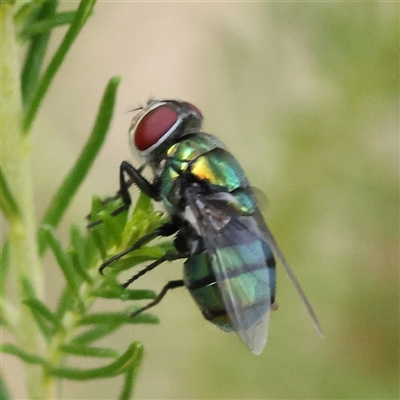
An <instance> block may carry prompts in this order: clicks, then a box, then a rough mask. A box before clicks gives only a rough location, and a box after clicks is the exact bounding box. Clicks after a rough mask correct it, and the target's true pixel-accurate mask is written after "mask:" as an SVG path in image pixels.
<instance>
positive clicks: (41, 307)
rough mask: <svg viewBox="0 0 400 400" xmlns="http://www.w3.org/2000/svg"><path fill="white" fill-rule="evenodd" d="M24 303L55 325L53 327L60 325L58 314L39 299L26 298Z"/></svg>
mask: <svg viewBox="0 0 400 400" xmlns="http://www.w3.org/2000/svg"><path fill="white" fill-rule="evenodd" d="M23 303H24V304H25V305H27V306H28V307H29V308H30V309H31V310H32V311H34V312H36V313H37V314H38V315H40V316H41V317H43V318H44V319H45V320H46V321H47V322H49V323H50V324H51V325H52V326H53V328H59V327H60V321H58V319H57V318H56V316H55V315H54V314H53V313H52V312H51V311H50V310H49V308H47V306H46V305H45V304H44V303H42V302H41V301H40V300H39V299H26V300H24V301H23Z"/></svg>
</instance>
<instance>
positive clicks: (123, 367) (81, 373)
mask: <svg viewBox="0 0 400 400" xmlns="http://www.w3.org/2000/svg"><path fill="white" fill-rule="evenodd" d="M142 356H143V347H142V345H141V344H140V343H138V342H134V343H132V344H131V345H130V346H129V348H128V350H127V351H126V352H125V353H124V354H122V356H121V357H119V358H118V359H117V360H115V361H114V362H113V363H111V364H109V365H106V366H104V367H100V368H94V369H87V370H81V369H78V368H49V369H48V370H47V372H48V373H49V374H50V375H52V376H55V377H57V378H63V379H72V380H80V381H84V380H89V379H100V378H107V377H110V376H116V375H120V374H122V373H124V372H125V371H127V370H129V369H130V368H132V366H133V365H135V364H139V363H140V361H141V359H142Z"/></svg>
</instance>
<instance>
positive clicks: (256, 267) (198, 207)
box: [189, 194, 275, 354]
mask: <svg viewBox="0 0 400 400" xmlns="http://www.w3.org/2000/svg"><path fill="white" fill-rule="evenodd" d="M224 195H225V194H224ZM211 197H212V199H211ZM216 197H217V196H216V195H212V196H209V197H208V198H207V197H196V199H195V200H194V201H193V202H191V205H190V206H189V207H190V211H189V212H193V219H192V222H194V223H195V224H196V225H195V226H196V229H197V230H198V233H199V235H200V236H201V237H202V238H203V241H204V244H205V247H206V250H207V252H208V254H209V256H210V259H211V264H212V268H213V271H214V273H215V277H216V281H217V284H218V286H219V288H220V291H221V294H222V298H223V301H224V305H225V308H226V310H227V312H228V315H229V318H230V320H231V322H232V325H233V328H234V330H235V331H236V332H237V333H238V335H239V336H240V338H241V339H242V340H243V341H244V343H245V344H246V345H247V347H248V348H249V349H250V350H251V351H252V352H253V353H254V354H260V353H261V352H262V350H263V348H264V346H265V343H266V341H267V334H268V321H269V315H270V308H271V297H273V296H274V293H275V268H274V265H275V264H274V259H273V255H272V252H271V249H270V247H269V245H268V244H267V243H266V242H265V240H264V238H263V234H262V232H261V231H260V230H259V229H258V226H257V223H256V221H255V220H254V218H253V217H245V216H241V215H240V213H238V211H237V209H236V212H235V210H234V209H232V207H231V205H232V202H230V203H228V202H227V201H226V199H225V200H224V199H222V200H223V201H221V199H219V200H218V201H216ZM229 200H231V199H229ZM229 204H230V205H229ZM189 220H190V218H189ZM268 260H270V263H269V266H268V264H267V261H268Z"/></svg>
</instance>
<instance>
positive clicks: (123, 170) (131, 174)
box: [88, 161, 159, 228]
mask: <svg viewBox="0 0 400 400" xmlns="http://www.w3.org/2000/svg"><path fill="white" fill-rule="evenodd" d="M144 167H145V165H142V166H141V167H140V168H135V167H134V166H133V165H131V164H129V163H128V162H127V161H122V163H121V165H120V167H119V190H118V192H117V193H116V194H115V195H114V196H110V197H107V198H106V199H104V200H103V204H106V203H109V202H111V201H114V200H118V199H119V198H122V200H123V202H124V204H123V205H122V206H121V207H119V208H117V209H116V210H114V211H113V212H112V213H111V215H112V216H115V215H118V214H120V213H121V212H123V211H125V210H127V209H128V208H129V207H130V205H131V203H132V200H131V196H130V194H129V188H130V187H131V186H132V184H136V186H137V187H138V188H139V189H140V190H141V191H142V192H144V193H145V194H147V195H148V196H149V197H151V198H152V199H154V200H156V201H158V200H159V189H158V185H154V184H151V183H150V182H149V181H148V180H147V179H146V178H145V177H144V176H143V175H142V171H143V169H144ZM125 174H127V175H128V179H125ZM100 223H101V221H94V222H91V223H90V224H89V225H88V228H93V227H94V226H96V225H98V224H100Z"/></svg>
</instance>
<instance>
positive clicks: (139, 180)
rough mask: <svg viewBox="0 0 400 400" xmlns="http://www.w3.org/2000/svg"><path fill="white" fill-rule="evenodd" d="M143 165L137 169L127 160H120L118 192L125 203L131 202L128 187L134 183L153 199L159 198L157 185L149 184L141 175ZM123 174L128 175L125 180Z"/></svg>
mask: <svg viewBox="0 0 400 400" xmlns="http://www.w3.org/2000/svg"><path fill="white" fill-rule="evenodd" d="M142 170H143V167H141V168H139V169H137V168H135V167H134V166H133V165H132V164H129V163H128V162H127V161H122V163H121V166H120V167H119V185H120V189H119V191H120V194H121V197H122V199H123V200H124V203H125V204H128V205H130V204H131V196H130V195H129V192H128V188H129V186H131V185H132V183H134V184H135V185H136V186H137V187H138V188H139V189H140V190H141V191H142V192H144V193H145V194H147V196H149V197H151V198H152V199H154V200H159V188H158V185H154V184H151V183H150V182H149V181H148V180H147V179H146V178H145V177H144V176H143V175H142ZM125 174H127V175H128V177H129V180H128V181H126V180H125Z"/></svg>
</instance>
